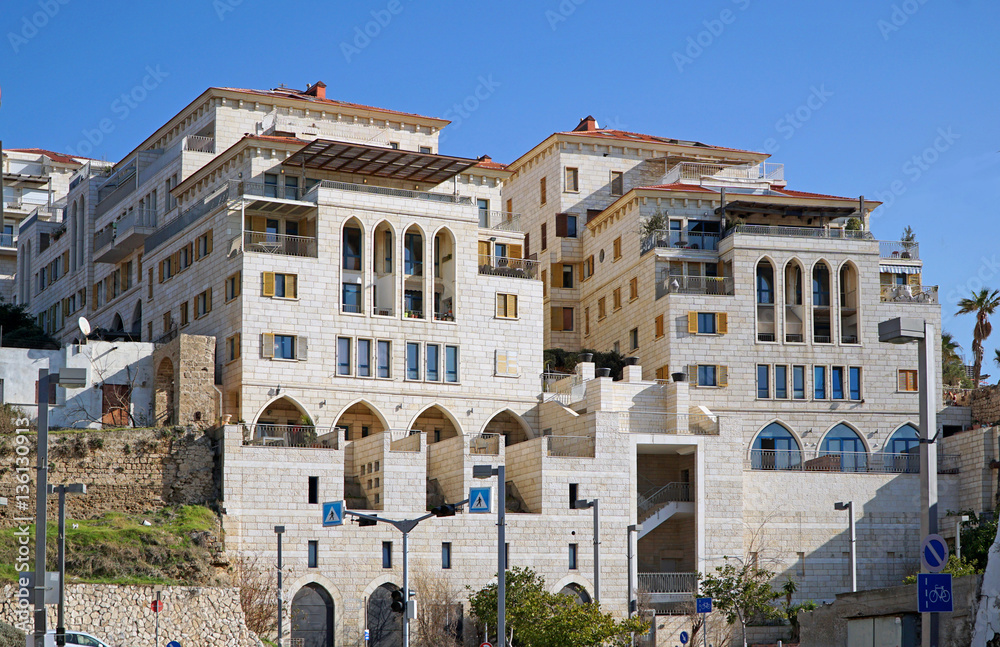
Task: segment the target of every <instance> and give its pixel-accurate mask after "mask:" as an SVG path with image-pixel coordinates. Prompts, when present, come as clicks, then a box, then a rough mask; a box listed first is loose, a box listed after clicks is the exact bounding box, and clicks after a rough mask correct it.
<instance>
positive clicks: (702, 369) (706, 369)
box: [698, 364, 716, 386]
mask: <svg viewBox="0 0 1000 647" xmlns="http://www.w3.org/2000/svg"><path fill="white" fill-rule="evenodd" d="M698 386H716V375H715V365H714V364H699V365H698Z"/></svg>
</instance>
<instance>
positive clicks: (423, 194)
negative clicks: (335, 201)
mask: <svg viewBox="0 0 1000 647" xmlns="http://www.w3.org/2000/svg"><path fill="white" fill-rule="evenodd" d="M316 186H319V187H322V188H324V189H339V190H340V191H355V192H357V193H374V194H376V195H386V196H390V197H394V198H412V199H414V200H430V201H433V202H450V203H453V204H468V205H471V204H472V198H470V197H468V196H464V195H452V194H450V193H428V192H427V191H410V190H408V189H391V188H389V187H385V186H374V185H371V184H351V183H349V182H335V181H333V180H323V181H322V182H320V183H319V184H317V185H316ZM315 188H316V187H313V188H312V189H310V190H309V192H312V191H313V190H315Z"/></svg>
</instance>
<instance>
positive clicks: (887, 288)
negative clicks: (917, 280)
mask: <svg viewBox="0 0 1000 647" xmlns="http://www.w3.org/2000/svg"><path fill="white" fill-rule="evenodd" d="M880 292H881V293H880V295H879V296H880V298H881V300H882V301H884V302H886V303H926V304H935V303H937V302H938V286H936V285H883V286H882V288H881V291H880Z"/></svg>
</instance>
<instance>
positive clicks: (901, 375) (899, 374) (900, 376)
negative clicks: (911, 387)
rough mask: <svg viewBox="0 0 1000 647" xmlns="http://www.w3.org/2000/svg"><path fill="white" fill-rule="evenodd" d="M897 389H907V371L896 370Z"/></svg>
mask: <svg viewBox="0 0 1000 647" xmlns="http://www.w3.org/2000/svg"><path fill="white" fill-rule="evenodd" d="M896 390H897V391H905V390H906V371H896Z"/></svg>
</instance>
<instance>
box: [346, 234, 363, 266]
mask: <svg viewBox="0 0 1000 647" xmlns="http://www.w3.org/2000/svg"><path fill="white" fill-rule="evenodd" d="M344 269H345V270H352V271H355V272H360V271H361V230H360V229H358V228H357V227H344Z"/></svg>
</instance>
